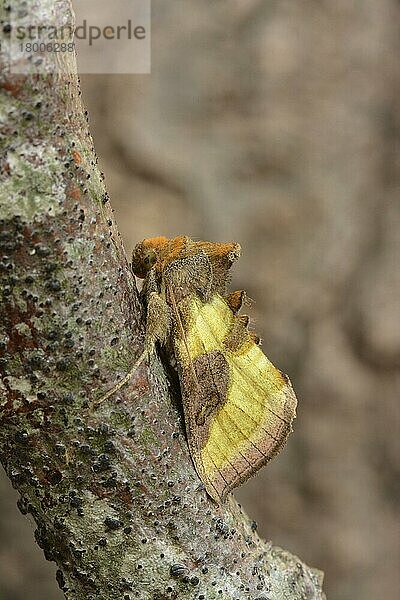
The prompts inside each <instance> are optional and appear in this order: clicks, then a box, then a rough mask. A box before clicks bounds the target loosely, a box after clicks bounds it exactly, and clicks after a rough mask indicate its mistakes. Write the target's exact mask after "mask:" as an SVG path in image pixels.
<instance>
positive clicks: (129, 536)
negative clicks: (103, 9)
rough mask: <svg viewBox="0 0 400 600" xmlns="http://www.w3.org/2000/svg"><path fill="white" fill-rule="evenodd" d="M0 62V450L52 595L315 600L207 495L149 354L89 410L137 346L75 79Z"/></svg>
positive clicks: (42, 6)
mask: <svg viewBox="0 0 400 600" xmlns="http://www.w3.org/2000/svg"><path fill="white" fill-rule="evenodd" d="M20 5H22V2H20V1H19V0H18V1H15V2H14V3H13V7H12V10H18V8H20ZM48 8H49V2H43V3H41V2H36V3H33V2H32V3H31V6H30V9H31V10H34V11H35V14H36V17H37V18H38V17H40V16H41V15H42V16H43V19H44V18H46V22H47V24H48V23H49V18H50V17H49V14H48V13H47V14H45V13H46V11H48ZM54 9H55V10H54V11H53V12H54V16H53V17H51V18H53V19H54V24H55V25H57V24H59V23H61V22H63V23H65V22H66V20H69V21H70V22H72V20H71V19H72V17H71V6H70V4H69V2H66V1H56V0H55V1H54ZM1 10H2V20H3V23H7V22H8V19H9V16H10V15H9V11H8V10H7V7H6V6H3V7H2V9H1ZM6 32H7V28H6ZM2 58H3V64H2V74H1V115H2V130H1V141H2V152H1V195H0V214H1V232H0V269H1V272H0V275H1V279H2V281H1V307H0V323H1V325H0V351H1V359H0V368H1V384H0V386H1V387H0V390H1V401H0V419H1V437H0V458H1V461H2V464H3V465H4V468H5V470H6V472H7V474H8V476H9V478H10V480H11V483H12V485H13V486H14V487H15V488H16V489H17V490H18V491H19V493H20V495H21V497H20V500H19V502H18V506H19V509H20V510H21V512H22V513H23V514H27V513H29V514H31V515H32V516H33V518H34V520H35V522H36V525H37V529H36V532H35V537H36V540H37V543H38V544H39V546H40V547H41V548H42V549H43V551H44V554H45V556H46V558H47V559H48V560H52V561H55V562H56V563H57V565H58V571H57V581H58V584H59V586H60V588H61V589H62V590H63V591H64V594H65V597H66V598H68V599H82V598H87V599H92V598H93V599H94V598H99V597H101V598H102V599H108V598H110V599H111V598H112V599H115V598H123V599H124V600H128V599H129V598H143V599H146V598H149V599H150V598H153V599H162V598H199V599H200V598H206V599H207V600H212V599H213V598H218V599H219V598H226V599H228V598H229V599H233V598H240V599H242V598H243V599H244V598H246V599H247V598H254V599H255V598H258V599H260V600H261V598H269V599H270V600H277V599H281V598H282V599H286V600H288V599H300V598H304V599H305V598H307V599H311V598H323V597H324V595H323V592H322V590H321V584H322V575H321V573H320V572H319V571H316V570H314V569H311V568H309V567H307V566H306V565H305V564H304V563H302V562H301V561H300V560H299V559H298V558H297V557H295V556H293V555H291V554H289V553H288V552H285V551H283V550H281V549H279V548H277V547H273V546H272V545H271V544H269V543H266V542H264V541H263V540H261V539H260V538H259V537H258V536H257V533H256V531H255V529H256V527H255V525H254V523H253V524H252V523H250V522H249V520H248V518H247V516H246V515H245V514H244V513H243V512H242V510H241V508H240V506H239V505H238V504H237V503H236V502H235V500H234V499H233V498H230V499H229V501H228V502H227V503H226V504H225V505H224V506H217V505H216V504H215V503H213V502H212V501H211V500H210V499H209V498H208V497H207V496H206V494H205V492H204V490H203V489H202V486H201V485H200V482H199V480H198V478H197V475H196V473H195V471H194V469H193V466H192V463H191V460H190V456H189V453H188V448H187V444H186V441H185V435H184V430H183V426H182V418H181V411H180V406H179V390H177V389H176V388H175V387H174V386H173V385H172V386H170V385H169V384H168V380H167V377H166V375H165V372H164V370H163V367H162V364H161V363H160V361H159V360H158V359H155V360H154V362H152V364H151V365H148V367H147V368H146V366H144V365H143V366H142V368H141V369H140V371H139V372H138V373H137V374H136V376H135V377H134V378H133V379H132V380H131V382H130V383H129V384H128V385H126V386H124V387H123V388H122V389H121V390H119V391H118V392H117V393H116V394H115V396H114V397H112V398H110V399H109V400H108V401H107V402H106V403H104V404H102V405H100V406H99V407H96V406H95V400H96V399H97V398H99V397H100V396H101V395H102V394H103V393H104V392H105V391H106V390H108V389H109V388H110V387H112V386H113V385H114V384H115V383H117V382H118V380H119V379H120V378H121V377H122V376H123V374H124V373H126V371H127V370H128V369H129V367H130V366H131V365H132V364H133V362H134V360H135V358H136V357H137V356H138V355H139V354H140V352H141V351H142V348H143V325H142V323H143V315H142V307H141V305H140V303H139V300H138V295H137V290H136V287H135V282H134V278H133V276H132V273H131V270H130V268H129V264H128V261H127V259H126V257H125V254H124V251H123V247H122V244H121V241H120V237H119V234H118V231H117V229H116V227H115V224H114V223H113V215H112V209H111V206H110V202H109V199H108V195H107V192H106V189H105V186H104V182H103V177H102V174H101V173H100V172H99V170H98V167H97V158H96V155H95V152H94V149H93V143H92V139H91V137H90V134H89V131H88V125H87V119H86V116H85V113H84V111H83V108H82V104H81V100H80V91H79V81H78V78H77V76H76V74H72V75H71V76H69V77H65V76H64V77H63V76H60V75H55V74H54V66H55V65H54V64H53V63H52V60H54V59H53V57H52V55H51V54H50V53H48V54H47V55H46V56H44V61H45V64H44V68H45V69H46V70H47V72H48V74H46V75H40V76H37V75H24V76H16V75H12V74H11V73H10V71H9V69H8V68H7V65H6V64H5V60H4V59H5V57H4V56H3V57H2ZM61 59H62V60H65V61H71V63H70V64H69V65H67V66H68V68H69V70H71V72H72V73H76V67H75V64H74V62H73V61H74V60H75V59H74V57H73V56H72V55H70V54H68V53H66V54H65V55H64V56H62V57H61Z"/></svg>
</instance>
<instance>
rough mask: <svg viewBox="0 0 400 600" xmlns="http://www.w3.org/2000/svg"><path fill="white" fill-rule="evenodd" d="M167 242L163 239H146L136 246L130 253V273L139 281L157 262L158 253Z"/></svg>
mask: <svg viewBox="0 0 400 600" xmlns="http://www.w3.org/2000/svg"><path fill="white" fill-rule="evenodd" d="M167 242H168V240H167V238H165V237H156V238H148V239H146V240H143V242H140V243H139V244H136V246H135V247H134V249H133V252H132V271H133V272H134V274H135V275H136V277H139V278H140V279H144V278H145V277H146V275H147V273H148V272H149V271H150V269H152V268H153V267H154V265H155V264H156V262H157V260H158V256H159V252H160V250H161V248H162V247H163V246H165V244H166V243H167Z"/></svg>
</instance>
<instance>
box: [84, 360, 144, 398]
mask: <svg viewBox="0 0 400 600" xmlns="http://www.w3.org/2000/svg"><path fill="white" fill-rule="evenodd" d="M148 355H149V349H148V348H145V350H143V352H142V354H141V355H140V356H139V358H138V359H137V361H136V362H135V364H134V365H133V367H132V368H131V369H130V371H129V372H128V373H127V374H126V375H125V377H124V378H123V379H121V381H120V382H119V383H117V385H115V386H114V387H113V388H112V389H111V390H109V391H108V392H107V393H106V394H104V396H102V397H101V398H100V399H99V400H96V402H95V403H94V405H95V406H98V405H99V404H102V403H103V402H105V400H107V399H108V398H110V396H113V395H114V394H115V392H117V391H118V390H120V389H121V388H122V387H123V386H124V385H125V384H126V383H128V381H129V380H130V379H132V377H133V376H134V374H135V373H136V371H137V370H138V368H139V367H140V365H141V364H142V362H143V361H144V359H145V358H146V356H148Z"/></svg>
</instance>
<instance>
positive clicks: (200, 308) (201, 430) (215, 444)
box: [174, 294, 297, 501]
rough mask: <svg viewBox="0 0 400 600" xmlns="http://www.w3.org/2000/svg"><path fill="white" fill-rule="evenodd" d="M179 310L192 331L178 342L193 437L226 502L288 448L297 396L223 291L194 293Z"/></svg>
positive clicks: (209, 482)
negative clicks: (207, 298) (209, 294)
mask: <svg viewBox="0 0 400 600" xmlns="http://www.w3.org/2000/svg"><path fill="white" fill-rule="evenodd" d="M178 312H179V319H180V321H181V324H182V329H183V331H184V333H185V335H184V336H175V337H174V347H175V353H176V356H177V358H178V363H179V365H180V366H181V374H180V377H181V380H182V382H183V386H182V393H183V394H184V395H185V393H187V394H188V395H189V396H190V401H187V402H184V412H185V421H186V428H187V430H188V441H189V445H190V450H191V453H192V456H193V457H194V461H195V464H196V468H197V470H198V472H199V475H200V477H201V478H202V480H203V482H204V483H205V486H206V489H207V491H208V493H209V494H210V495H211V496H212V497H213V498H214V499H216V500H217V501H219V500H221V499H223V498H224V497H225V496H226V494H227V493H228V492H229V491H230V490H232V489H233V488H234V487H236V486H237V485H239V484H240V483H241V482H242V481H244V480H245V479H247V478H248V477H250V476H251V475H252V474H253V473H254V472H255V471H257V470H258V469H259V468H260V467H261V466H262V465H263V464H265V463H266V462H267V461H268V460H270V459H271V458H272V457H273V456H274V455H275V454H276V453H277V452H278V451H279V450H280V448H281V447H282V446H283V444H284V443H285V441H286V439H287V436H288V435H289V433H290V431H291V423H292V421H293V419H294V417H295V412H296V404H297V401H296V397H295V395H294V392H293V390H292V388H291V385H290V382H289V379H288V378H287V376H285V375H283V374H282V373H281V372H280V371H279V370H278V369H276V368H275V367H274V366H273V364H272V363H271V362H270V361H269V360H268V358H267V357H266V356H265V354H264V353H263V352H262V351H261V349H260V348H259V346H257V345H256V344H255V343H254V341H253V339H252V337H251V335H250V334H249V332H248V331H247V329H246V327H245V325H244V324H243V323H242V322H241V320H240V317H237V316H236V315H234V314H233V312H232V310H231V309H230V308H229V306H228V304H227V303H226V301H225V300H224V299H223V298H222V297H221V296H220V295H219V294H214V295H213V296H212V298H211V299H210V301H209V302H203V301H202V300H201V299H200V298H199V297H198V296H188V297H187V298H185V299H183V300H182V301H181V302H180V303H179V304H178ZM188 355H189V356H188ZM194 398H197V401H196V400H193V399H194Z"/></svg>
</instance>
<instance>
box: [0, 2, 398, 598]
mask: <svg viewBox="0 0 400 600" xmlns="http://www.w3.org/2000/svg"><path fill="white" fill-rule="evenodd" d="M399 17H400V5H399V3H398V2H397V0H379V2H377V1H376V0H362V1H361V0H358V1H357V0H331V1H324V0H322V1H320V2H316V1H315V0H298V1H297V2H293V1H292V0H230V1H229V2H228V1H217V0H213V1H211V0H207V1H203V2H195V1H194V0H185V2H179V1H178V0H168V2H163V3H162V2H161V1H153V30H152V74H151V75H150V76H140V75H132V76H118V77H116V76H114V77H113V76H102V77H101V76H84V77H82V86H83V93H84V99H85V102H86V104H87V108H88V110H89V113H90V117H91V124H92V127H93V134H94V139H95V144H96V148H97V152H98V154H99V157H100V161H101V165H102V169H103V170H104V171H105V175H106V181H107V183H108V187H109V191H110V195H111V198H112V203H113V206H114V208H115V215H116V219H117V222H118V223H119V226H120V229H121V232H122V234H123V236H124V239H125V243H126V248H127V251H130V249H131V248H132V246H133V245H134V244H135V243H136V242H137V241H139V240H141V239H142V238H143V237H148V236H153V235H158V234H163V235H167V236H173V235H176V234H182V233H185V234H188V235H189V236H192V237H194V238H200V239H201V238H203V239H211V240H221V241H225V240H231V239H232V240H236V241H238V242H240V243H241V245H242V248H243V256H242V259H241V261H240V263H239V264H238V265H237V267H236V268H235V272H234V279H233V287H234V288H242V287H243V288H245V289H246V290H247V291H248V294H249V295H250V297H252V298H253V299H254V304H253V306H252V308H251V309H250V313H251V316H252V318H253V322H254V326H255V327H256V329H257V331H258V332H259V334H260V335H261V336H262V338H263V340H264V343H263V347H264V350H265V351H266V353H267V354H268V356H269V357H270V358H271V359H272V360H273V361H274V362H275V363H276V364H277V365H278V366H279V367H280V368H281V369H283V370H285V371H286V372H287V373H289V374H290V376H291V379H292V381H293V383H294V387H295V389H296V391H297V394H298V397H299V410H298V419H297V421H296V430H295V433H294V434H293V435H292V437H291V439H290V441H289V443H288V445H287V447H286V448H285V450H284V452H283V453H282V454H281V456H279V457H278V458H277V459H276V460H275V461H274V462H273V463H271V465H270V466H269V467H268V468H265V469H263V470H262V472H261V473H260V474H259V475H258V477H256V478H254V479H253V480H251V481H250V482H248V483H247V484H246V485H245V486H244V487H243V488H242V489H241V490H240V491H239V492H238V493H237V497H238V498H239V499H240V501H241V502H242V504H243V505H244V507H245V509H246V510H247V512H248V513H249V514H250V515H251V516H252V517H254V518H255V519H256V520H257V521H258V522H259V531H260V533H261V535H263V536H266V537H267V538H269V539H272V540H273V542H274V543H276V544H279V545H282V546H283V547H285V548H287V549H288V550H290V551H292V552H294V553H297V554H298V555H299V556H301V557H302V558H303V559H304V560H306V561H307V562H309V563H310V564H311V565H313V566H315V567H319V568H321V569H323V570H324V571H325V582H326V583H325V588H326V592H327V596H328V599H329V600H375V599H377V598H379V599H381V598H386V599H388V600H391V599H395V598H397V597H398V594H399V590H400V578H399V568H398V567H399V559H400V548H399V539H400V538H399V534H400V531H399V520H398V513H397V507H398V505H397V504H396V502H397V492H398V489H397V486H398V481H399V472H398V471H399V462H398V458H399V439H400V436H399V433H400V427H399V391H400V389H399V370H398V367H399V363H400V327H399V309H400V305H399V297H400V296H399V294H400V281H399V259H400V254H399V225H400V204H399V156H400V155H399V147H398V133H399V125H400V124H399V92H400V85H399V82H400V73H399V67H398V59H399V46H400V43H399V37H398V33H399V31H398V29H399V22H400V20H399ZM396 145H397V148H396ZM0 485H1V488H0V537H1V545H0V598H1V599H2V600H22V599H24V598H26V597H27V595H28V597H29V598H30V599H32V600H37V599H43V598H44V599H48V600H55V599H57V598H61V593H60V592H59V591H58V590H57V587H56V584H55V581H54V571H55V568H54V567H53V566H52V565H46V564H45V563H44V562H43V559H42V556H41V551H40V550H38V549H36V548H35V546H34V543H33V541H32V540H33V529H34V527H33V526H32V525H30V524H29V523H28V522H27V521H25V520H24V518H23V517H22V516H20V515H19V514H18V513H17V510H16V508H15V495H14V493H13V492H12V491H9V485H8V482H7V481H6V480H3V481H2V482H1V484H0Z"/></svg>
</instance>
